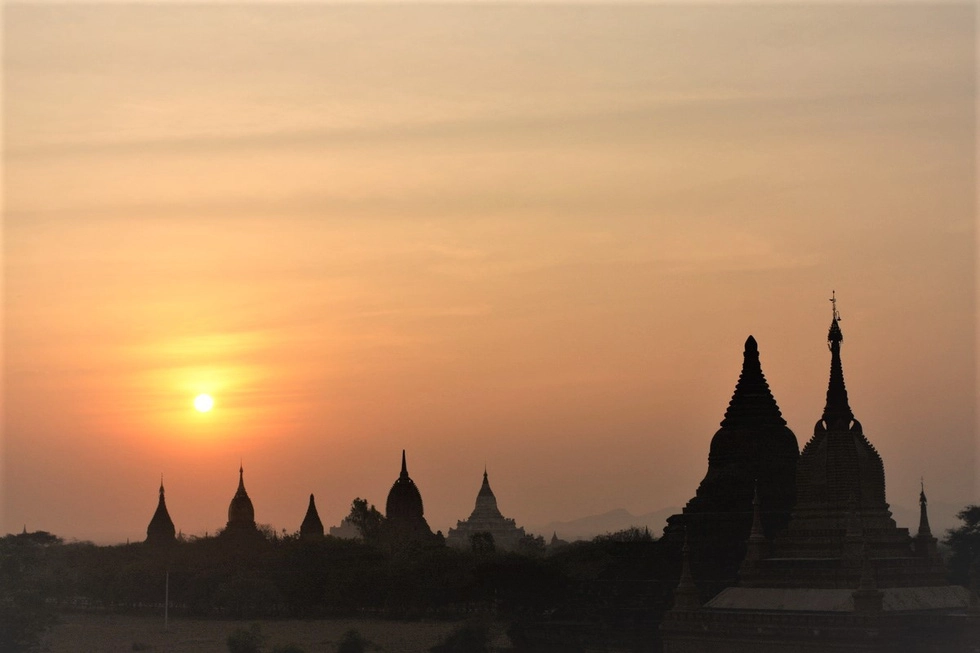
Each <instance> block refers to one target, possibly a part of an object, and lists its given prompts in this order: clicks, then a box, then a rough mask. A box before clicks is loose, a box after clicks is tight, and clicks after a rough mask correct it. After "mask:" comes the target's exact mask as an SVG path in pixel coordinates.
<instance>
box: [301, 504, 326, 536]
mask: <svg viewBox="0 0 980 653" xmlns="http://www.w3.org/2000/svg"><path fill="white" fill-rule="evenodd" d="M299 536H300V539H303V540H318V539H322V538H323V522H322V521H320V515H319V514H318V513H317V511H316V503H315V502H314V501H313V495H312V494H311V495H310V505H309V507H308V508H307V509H306V517H304V518H303V523H302V524H301V525H300V527H299Z"/></svg>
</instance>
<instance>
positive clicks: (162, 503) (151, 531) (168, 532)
mask: <svg viewBox="0 0 980 653" xmlns="http://www.w3.org/2000/svg"><path fill="white" fill-rule="evenodd" d="M25 529H26V527H25ZM176 533H177V529H175V528H174V522H173V520H172V519H170V513H169V512H168V511H167V502H166V500H165V499H164V497H163V477H162V476H161V477H160V500H159V501H157V509H156V512H154V513H153V518H152V519H151V520H150V525H149V526H147V527H146V540H145V541H146V543H147V544H149V545H151V546H159V545H166V544H173V543H174V542H175V541H176V538H175V535H176Z"/></svg>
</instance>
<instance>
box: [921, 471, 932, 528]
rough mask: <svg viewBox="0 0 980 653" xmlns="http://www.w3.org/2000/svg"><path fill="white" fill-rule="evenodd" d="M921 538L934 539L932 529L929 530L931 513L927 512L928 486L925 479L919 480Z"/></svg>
mask: <svg viewBox="0 0 980 653" xmlns="http://www.w3.org/2000/svg"><path fill="white" fill-rule="evenodd" d="M919 485H920V488H921V489H920V490H919V536H920V537H932V529H931V528H929V513H928V511H927V510H926V484H925V481H924V480H923V479H921V478H920V479H919Z"/></svg>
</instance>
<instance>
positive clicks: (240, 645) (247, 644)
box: [227, 624, 265, 653]
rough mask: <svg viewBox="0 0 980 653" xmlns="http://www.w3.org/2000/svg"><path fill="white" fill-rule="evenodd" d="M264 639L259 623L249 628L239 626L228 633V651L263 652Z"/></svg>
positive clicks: (239, 652)
mask: <svg viewBox="0 0 980 653" xmlns="http://www.w3.org/2000/svg"><path fill="white" fill-rule="evenodd" d="M264 641H265V638H264V637H263V636H262V628H261V626H259V625H258V624H252V625H251V626H250V627H249V629H248V630H245V629H244V628H238V629H237V630H235V631H234V632H232V634H231V635H228V640H227V643H228V653H261V650H262V643H263V642H264Z"/></svg>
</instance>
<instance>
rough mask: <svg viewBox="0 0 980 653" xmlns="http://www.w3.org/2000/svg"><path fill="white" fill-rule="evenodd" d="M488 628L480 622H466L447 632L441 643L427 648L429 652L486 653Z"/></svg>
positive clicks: (488, 636)
mask: <svg viewBox="0 0 980 653" xmlns="http://www.w3.org/2000/svg"><path fill="white" fill-rule="evenodd" d="M489 647H490V629H489V628H488V627H487V626H486V625H485V624H482V623H472V622H471V623H466V624H463V625H462V626H460V627H459V628H457V629H455V630H454V631H453V632H451V633H449V635H448V636H447V637H446V639H445V641H443V642H442V644H436V645H435V646H433V647H432V648H430V649H429V651H431V653H487V651H489V650H490V648H489Z"/></svg>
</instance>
